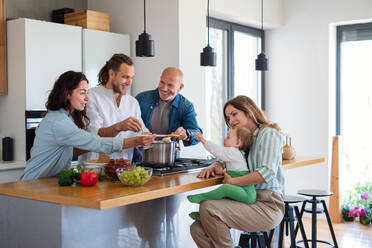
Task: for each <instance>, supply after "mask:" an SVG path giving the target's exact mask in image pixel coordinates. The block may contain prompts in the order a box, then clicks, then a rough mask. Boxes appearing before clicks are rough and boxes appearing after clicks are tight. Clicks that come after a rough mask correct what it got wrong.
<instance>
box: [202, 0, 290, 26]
mask: <svg viewBox="0 0 372 248" xmlns="http://www.w3.org/2000/svg"><path fill="white" fill-rule="evenodd" d="M202 2H205V3H206V2H207V1H206V0H205V1H202ZM209 5H210V15H211V16H213V17H216V18H219V19H222V20H226V21H231V22H236V23H240V24H244V25H248V26H251V27H258V28H261V1H260V0H233V1H226V0H210V1H209ZM282 6H283V0H265V1H264V29H267V28H277V27H280V26H281V25H282V23H283V11H282Z"/></svg>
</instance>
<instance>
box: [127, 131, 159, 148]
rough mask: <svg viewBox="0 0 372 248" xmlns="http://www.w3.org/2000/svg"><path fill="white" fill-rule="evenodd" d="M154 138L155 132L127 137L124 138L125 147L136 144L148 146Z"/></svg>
mask: <svg viewBox="0 0 372 248" xmlns="http://www.w3.org/2000/svg"><path fill="white" fill-rule="evenodd" d="M154 139H155V134H150V135H146V136H136V137H131V138H126V139H124V140H123V149H128V148H131V147H135V146H148V145H151V143H152V142H153V141H154Z"/></svg>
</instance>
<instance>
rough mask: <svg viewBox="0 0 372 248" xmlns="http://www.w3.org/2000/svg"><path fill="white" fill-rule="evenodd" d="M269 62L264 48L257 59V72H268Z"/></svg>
mask: <svg viewBox="0 0 372 248" xmlns="http://www.w3.org/2000/svg"><path fill="white" fill-rule="evenodd" d="M261 30H262V31H263V0H261ZM267 62H268V60H267V58H266V55H265V50H264V48H263V46H262V49H261V53H260V54H259V55H258V56H257V59H256V71H267V64H268V63H267Z"/></svg>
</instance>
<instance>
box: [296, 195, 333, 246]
mask: <svg viewBox="0 0 372 248" xmlns="http://www.w3.org/2000/svg"><path fill="white" fill-rule="evenodd" d="M308 202H309V203H311V211H308V210H305V206H306V203H308ZM318 203H322V205H323V210H322V211H321V210H317V204H318ZM304 212H309V213H311V239H309V240H308V241H310V242H311V248H317V242H320V243H324V244H328V245H330V246H331V247H335V248H338V244H337V240H336V235H335V232H334V230H333V226H332V222H331V218H330V217H329V213H328V209H327V206H326V204H325V201H324V200H317V199H316V197H313V199H311V200H306V201H304V203H303V204H302V207H301V212H300V218H302V216H303V214H304ZM322 212H324V213H325V215H326V218H327V223H328V227H329V230H330V232H331V235H332V240H333V244H331V243H329V242H327V241H323V240H317V216H316V215H317V214H318V213H322ZM301 224H302V223H301ZM299 228H300V229H303V227H302V228H301V226H300V224H299V223H297V225H296V229H295V235H296V234H297V232H298V229H299ZM301 232H302V231H301ZM299 242H301V241H299ZM304 243H305V246H306V248H307V247H308V246H307V244H306V242H305V241H304Z"/></svg>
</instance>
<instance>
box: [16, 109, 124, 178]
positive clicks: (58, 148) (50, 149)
mask: <svg viewBox="0 0 372 248" xmlns="http://www.w3.org/2000/svg"><path fill="white" fill-rule="evenodd" d="M73 147H76V148H79V149H82V150H87V151H94V152H101V153H105V154H109V153H112V152H119V151H121V150H122V147H123V138H101V137H98V136H96V135H94V134H91V133H89V132H86V131H84V130H83V129H80V128H79V127H77V126H76V125H75V123H74V122H73V119H72V117H71V116H70V115H69V114H68V113H67V112H66V110H64V109H62V108H61V109H59V110H57V111H50V110H49V111H48V113H47V115H46V116H45V118H44V119H43V120H42V121H41V122H40V124H39V126H38V127H37V129H36V136H35V141H34V145H33V147H32V149H31V158H30V159H29V160H28V161H27V163H26V169H25V171H24V173H23V175H22V176H21V178H20V180H21V181H24V180H31V179H37V178H41V177H52V176H57V175H58V173H59V172H61V171H62V170H64V169H68V168H70V166H71V160H72V156H73Z"/></svg>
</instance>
